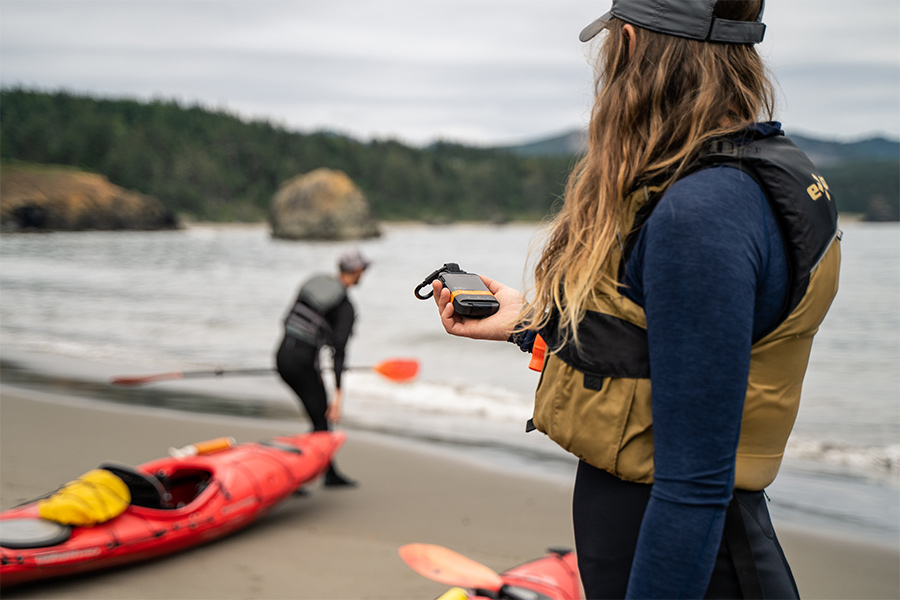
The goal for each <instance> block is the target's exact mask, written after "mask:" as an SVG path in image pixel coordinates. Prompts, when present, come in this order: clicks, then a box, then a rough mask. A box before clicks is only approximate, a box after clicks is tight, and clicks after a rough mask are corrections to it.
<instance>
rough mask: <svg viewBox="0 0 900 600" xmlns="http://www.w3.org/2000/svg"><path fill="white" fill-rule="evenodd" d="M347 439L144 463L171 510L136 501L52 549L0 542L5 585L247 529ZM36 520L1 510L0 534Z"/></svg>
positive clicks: (280, 443) (277, 441)
mask: <svg viewBox="0 0 900 600" xmlns="http://www.w3.org/2000/svg"><path fill="white" fill-rule="evenodd" d="M345 437H346V436H345V434H344V433H342V432H316V433H309V434H301V435H294V436H282V437H277V438H274V439H273V440H271V442H268V443H247V444H240V445H238V446H235V447H233V448H231V449H228V450H224V451H221V452H216V453H214V454H207V455H200V456H192V457H187V458H171V457H166V458H161V459H157V460H154V461H151V462H148V463H144V464H142V465H140V466H138V467H137V468H136V470H138V471H141V472H144V473H149V474H153V475H158V476H159V478H160V479H161V480H163V481H165V482H168V483H167V488H168V491H169V492H170V493H171V495H172V499H171V501H170V505H171V507H169V508H148V507H142V506H135V505H131V506H129V507H128V508H127V509H126V510H125V512H123V513H122V514H121V515H119V516H117V517H115V518H114V519H112V520H110V521H107V522H106V523H102V524H99V525H95V526H93V527H73V528H72V530H71V535H70V536H69V539H68V540H66V541H64V542H62V543H59V544H55V545H51V546H45V547H40V548H26V549H13V548H5V547H2V546H0V586H2V587H3V588H6V587H9V586H13V585H17V584H21V583H25V582H28V581H33V580H37V579H45V578H49V577H58V576H63V575H72V574H75V573H83V572H86V571H93V570H97V569H106V568H109V567H114V566H118V565H122V564H126V563H133V562H138V561H143V560H147V559H150V558H155V557H158V556H162V555H165V554H171V553H174V552H178V551H180V550H184V549H186V548H190V547H192V546H196V545H199V544H203V543H207V542H210V541H212V540H215V539H217V538H220V537H222V536H224V535H227V534H229V533H232V532H234V531H236V530H238V529H241V528H243V527H246V526H247V525H249V524H250V523H252V522H253V521H254V520H256V519H258V518H259V517H261V516H263V515H264V514H266V513H267V512H268V511H269V510H270V509H272V507H274V506H275V505H276V504H278V503H279V502H281V501H282V500H284V499H285V498H286V497H288V496H289V495H290V494H291V493H292V492H294V491H295V490H296V489H297V488H298V487H300V486H302V485H303V484H305V483H307V482H310V481H312V480H313V479H315V478H316V477H318V476H319V475H321V474H322V473H323V472H324V471H325V470H326V469H327V467H328V464H329V462H330V461H331V458H332V456H333V455H334V453H335V452H336V451H337V449H338V448H339V447H340V446H341V444H343V443H344V439H345ZM38 518H40V517H39V514H38V506H37V503H30V504H26V505H23V506H20V507H17V508H13V509H10V510H7V511H4V512H3V513H0V531H2V527H3V521H5V520H10V519H38Z"/></svg>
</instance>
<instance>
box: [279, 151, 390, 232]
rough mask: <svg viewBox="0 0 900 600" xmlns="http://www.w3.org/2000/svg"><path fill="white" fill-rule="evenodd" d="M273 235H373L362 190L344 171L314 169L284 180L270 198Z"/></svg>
mask: <svg viewBox="0 0 900 600" xmlns="http://www.w3.org/2000/svg"><path fill="white" fill-rule="evenodd" d="M269 220H270V222H271V225H272V235H273V236H274V237H276V238H283V239H290V240H352V239H361V238H370V237H376V236H378V235H379V231H378V224H377V222H376V221H375V219H373V218H372V216H371V213H370V211H369V203H368V201H367V200H366V198H365V196H363V193H362V192H361V191H360V189H359V188H358V187H356V185H355V184H354V183H353V181H351V180H350V178H349V177H348V176H347V174H346V173H344V172H343V171H336V170H332V169H316V170H315V171H311V172H309V173H306V174H305V175H298V176H297V177H294V178H293V179H290V180H288V181H286V182H285V183H283V184H282V185H281V187H280V188H279V189H278V191H277V192H276V193H275V196H274V198H273V199H272V206H271V210H270V211H269Z"/></svg>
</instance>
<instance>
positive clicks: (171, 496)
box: [100, 462, 212, 510]
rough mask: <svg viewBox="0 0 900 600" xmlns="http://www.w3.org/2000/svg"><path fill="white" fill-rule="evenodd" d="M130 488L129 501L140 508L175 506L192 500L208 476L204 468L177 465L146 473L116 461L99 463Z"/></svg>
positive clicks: (207, 482)
mask: <svg viewBox="0 0 900 600" xmlns="http://www.w3.org/2000/svg"><path fill="white" fill-rule="evenodd" d="M100 468H101V469H106V470H107V471H110V472H112V473H113V474H114V475H116V476H117V477H119V478H120V479H121V480H122V481H124V482H125V485H126V486H128V491H129V492H131V504H132V505H133V506H140V507H143V508H154V509H163V510H166V509H178V508H183V507H185V506H187V505H188V504H190V503H191V502H193V501H194V500H195V499H196V498H197V497H198V496H199V495H200V494H201V493H202V492H203V490H205V489H206V488H207V487H208V486H209V483H210V481H211V480H212V473H211V472H210V471H209V470H207V469H201V468H195V467H189V466H184V467H182V466H180V465H179V466H177V467H176V468H175V469H173V470H172V471H162V470H160V471H157V472H156V473H155V474H151V473H147V472H145V471H141V470H138V469H135V468H134V467H130V466H128V465H124V464H120V463H109V462H107V463H103V464H102V465H100Z"/></svg>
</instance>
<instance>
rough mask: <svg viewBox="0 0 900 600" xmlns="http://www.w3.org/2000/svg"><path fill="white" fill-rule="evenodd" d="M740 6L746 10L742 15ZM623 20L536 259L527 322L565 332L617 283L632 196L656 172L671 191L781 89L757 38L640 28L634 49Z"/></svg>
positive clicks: (732, 9) (750, 4) (605, 50)
mask: <svg viewBox="0 0 900 600" xmlns="http://www.w3.org/2000/svg"><path fill="white" fill-rule="evenodd" d="M760 8H761V2H760V1H759V0H749V1H746V0H742V1H737V0H720V2H719V3H718V5H717V6H716V14H717V16H722V17H724V18H731V19H738V20H754V19H755V18H756V15H757V14H758V12H759V10H760ZM735 13H738V14H735ZM624 25H625V24H624V23H623V22H622V21H620V20H618V19H613V20H612V21H611V22H610V24H609V32H608V34H607V36H606V39H605V40H604V42H603V45H602V47H601V51H600V56H599V60H598V62H597V65H598V72H597V78H596V83H595V85H596V98H595V101H594V106H593V109H592V112H591V120H590V125H589V129H588V149H587V153H586V154H585V155H584V156H583V157H582V158H581V160H579V162H578V163H577V164H576V166H575V168H574V169H573V171H572V173H571V174H570V176H569V179H568V182H567V184H566V189H565V194H564V202H563V204H562V208H561V209H560V211H559V212H558V214H557V215H556V217H555V219H554V220H553V221H552V223H551V224H550V227H549V230H548V232H547V235H546V242H545V245H544V248H543V251H542V254H541V256H540V258H539V260H538V261H537V262H536V263H535V269H534V288H533V292H534V294H533V296H534V297H533V299H532V300H531V301H530V302H529V303H528V305H527V306H526V307H525V309H524V311H523V313H522V316H521V318H520V322H519V328H520V329H540V328H541V327H543V326H545V325H546V324H547V323H548V321H549V320H550V319H551V318H554V317H558V318H559V331H560V339H561V340H563V341H565V340H568V339H570V338H572V339H574V341H575V342H576V343H577V342H578V336H577V331H576V327H577V325H578V323H579V322H580V321H581V320H582V318H583V317H584V313H585V306H586V305H587V304H588V303H590V302H591V301H592V300H593V299H594V298H595V297H596V296H597V293H598V292H597V284H598V283H599V282H601V281H603V280H604V279H605V280H606V281H607V282H612V283H615V282H614V279H615V278H616V277H617V267H618V265H612V264H610V262H611V260H610V255H611V251H612V250H613V248H614V247H616V246H618V244H619V243H620V241H624V238H625V236H626V235H627V234H628V233H629V232H627V231H622V232H620V231H618V222H619V212H620V209H621V207H622V204H623V201H624V199H625V197H626V196H627V195H628V194H629V193H630V192H631V191H632V190H634V189H637V188H639V187H641V186H642V185H644V184H646V183H647V182H649V181H653V182H654V184H655V185H659V186H661V188H662V189H663V190H664V189H666V188H667V187H668V186H670V185H671V184H672V183H674V182H675V180H677V179H678V178H679V177H680V176H682V175H683V173H684V171H685V169H686V168H687V167H688V166H690V164H691V163H692V162H693V161H694V160H695V159H696V158H697V157H698V156H699V154H700V151H701V150H702V148H703V147H704V146H705V145H706V144H707V143H708V142H709V141H710V140H712V139H713V138H717V137H720V136H723V135H727V134H730V133H734V132H737V131H740V130H741V129H744V128H745V127H747V126H748V125H749V124H751V123H753V122H755V121H757V119H758V118H759V117H760V116H766V117H767V119H766V120H770V119H771V118H772V114H773V112H774V90H773V87H772V84H771V82H770V81H769V79H768V76H767V72H766V68H765V65H764V64H763V62H762V59H761V58H760V57H759V55H758V54H757V52H756V50H755V48H754V47H753V46H752V45H749V44H748V45H742V44H716V43H706V42H699V41H694V40H689V39H685V38H679V37H674V36H670V35H664V34H660V33H655V32H652V31H648V30H646V29H640V28H637V27H636V28H635V29H636V31H637V35H636V38H637V39H636V40H635V41H634V44H633V46H634V48H633V52H630V50H629V40H628V37H627V36H626V35H625V33H624Z"/></svg>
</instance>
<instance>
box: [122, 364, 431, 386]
mask: <svg viewBox="0 0 900 600" xmlns="http://www.w3.org/2000/svg"><path fill="white" fill-rule="evenodd" d="M347 370H348V371H375V372H376V373H378V374H379V375H382V376H383V377H386V378H388V379H390V380H391V381H397V382H401V381H410V380H411V379H413V378H414V377H415V376H416V375H417V374H418V372H419V361H417V360H416V359H414V358H393V359H388V360H385V361H382V362H380V363H378V364H377V365H374V366H371V367H348V368H347ZM275 372H276V369H275V368H274V367H270V368H268V369H211V370H204V371H172V372H169V373H156V374H154V375H124V376H120V377H113V378H112V380H111V383H114V384H115V385H144V384H146V383H155V382H157V381H171V380H174V379H192V378H196V377H222V376H223V375H265V374H268V373H275Z"/></svg>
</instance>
